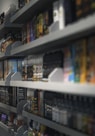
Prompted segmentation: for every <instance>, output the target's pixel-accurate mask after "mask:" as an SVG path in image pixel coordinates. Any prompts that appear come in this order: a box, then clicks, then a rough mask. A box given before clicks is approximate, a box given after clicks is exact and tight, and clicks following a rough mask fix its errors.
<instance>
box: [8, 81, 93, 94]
mask: <svg viewBox="0 0 95 136" xmlns="http://www.w3.org/2000/svg"><path fill="white" fill-rule="evenodd" d="M10 86H17V87H25V88H32V89H42V90H48V91H54V92H63V93H69V94H78V95H87V96H95V91H94V90H95V85H90V84H78V83H64V82H61V83H57V82H41V81H38V82H37V81H35V82H32V81H11V82H10Z"/></svg>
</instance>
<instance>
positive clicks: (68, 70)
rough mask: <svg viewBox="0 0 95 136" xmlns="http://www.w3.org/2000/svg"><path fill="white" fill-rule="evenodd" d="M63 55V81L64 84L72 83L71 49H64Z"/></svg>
mask: <svg viewBox="0 0 95 136" xmlns="http://www.w3.org/2000/svg"><path fill="white" fill-rule="evenodd" d="M63 53H64V60H63V62H64V63H63V72H64V73H63V80H64V82H74V66H73V56H72V47H65V48H64V49H63Z"/></svg>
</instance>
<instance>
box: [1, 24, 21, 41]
mask: <svg viewBox="0 0 95 136" xmlns="http://www.w3.org/2000/svg"><path fill="white" fill-rule="evenodd" d="M21 27H22V25H20V24H12V23H10V22H6V23H3V24H2V25H0V38H3V36H4V34H6V33H7V32H8V31H9V30H15V31H18V30H19V29H20V28H21Z"/></svg>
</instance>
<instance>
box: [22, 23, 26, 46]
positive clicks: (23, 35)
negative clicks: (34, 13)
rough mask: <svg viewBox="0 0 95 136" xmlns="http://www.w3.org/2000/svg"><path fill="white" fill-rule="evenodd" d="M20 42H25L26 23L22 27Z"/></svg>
mask: <svg viewBox="0 0 95 136" xmlns="http://www.w3.org/2000/svg"><path fill="white" fill-rule="evenodd" d="M22 43H23V44H26V43H27V25H26V24H25V25H24V26H23V27H22Z"/></svg>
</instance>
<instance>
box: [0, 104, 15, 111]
mask: <svg viewBox="0 0 95 136" xmlns="http://www.w3.org/2000/svg"><path fill="white" fill-rule="evenodd" d="M0 108H4V109H6V110H8V111H11V112H14V113H17V108H16V107H12V106H10V105H7V104H4V103H1V102H0Z"/></svg>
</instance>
